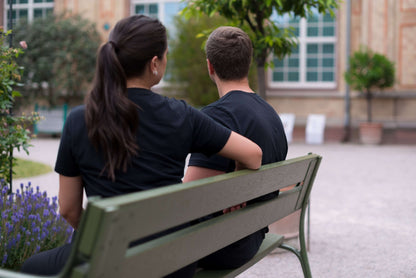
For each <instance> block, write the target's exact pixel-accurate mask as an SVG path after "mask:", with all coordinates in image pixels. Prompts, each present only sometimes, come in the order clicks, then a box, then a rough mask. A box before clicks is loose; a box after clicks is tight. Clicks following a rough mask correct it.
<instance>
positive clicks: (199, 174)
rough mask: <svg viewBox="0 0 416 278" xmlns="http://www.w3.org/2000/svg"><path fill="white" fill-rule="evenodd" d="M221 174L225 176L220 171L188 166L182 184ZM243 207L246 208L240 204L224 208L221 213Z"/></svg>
mask: <svg viewBox="0 0 416 278" xmlns="http://www.w3.org/2000/svg"><path fill="white" fill-rule="evenodd" d="M221 174H225V172H224V171H220V170H214V169H209V168H203V167H198V166H189V167H188V169H187V170H186V173H185V177H184V178H183V182H189V181H194V180H199V179H203V178H209V177H212V176H217V175H221ZM245 206H246V203H242V204H239V205H236V206H232V207H230V208H226V209H224V210H223V211H222V212H223V213H228V212H232V211H234V210H237V209H240V208H243V207H245Z"/></svg>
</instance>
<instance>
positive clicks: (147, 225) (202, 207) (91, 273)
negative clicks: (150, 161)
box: [0, 154, 322, 278]
mask: <svg viewBox="0 0 416 278" xmlns="http://www.w3.org/2000/svg"><path fill="white" fill-rule="evenodd" d="M321 159H322V158H321V157H320V156H319V155H315V154H309V155H306V156H303V157H299V158H294V159H289V160H286V161H281V162H277V163H272V164H268V165H264V166H262V167H261V168H260V170H257V171H252V170H242V171H238V172H233V173H228V174H224V175H220V176H215V177H210V178H206V179H202V180H198V181H192V182H189V183H184V184H177V185H172V186H167V187H163V188H158V189H154V190H148V191H143V192H138V193H132V194H127V195H123V196H117V197H112V198H106V199H99V198H97V199H94V200H90V201H89V203H88V206H87V209H86V211H85V212H84V215H83V217H82V220H81V224H80V228H79V229H78V232H77V234H76V236H75V239H74V240H75V241H74V245H73V250H72V253H71V255H70V259H69V261H68V263H67V264H66V266H65V268H64V270H63V271H62V272H61V273H60V274H59V275H57V276H56V277H71V278H81V277H123V278H124V277H137V275H139V276H140V277H162V276H164V275H167V274H169V273H171V272H173V271H175V270H177V269H180V268H182V267H183V266H186V265H188V264H190V263H192V262H194V261H197V260H198V259H200V258H202V257H204V256H206V255H208V254H211V253H212V252H214V251H216V250H218V249H221V248H222V247H225V246H227V245H229V244H230V243H232V242H235V241H237V240H239V239H241V238H243V237H245V236H247V235H249V234H251V233H253V232H255V231H257V230H260V229H261V228H263V227H266V226H268V225H269V224H271V223H273V222H275V221H277V220H279V219H281V218H283V217H285V216H287V215H289V214H291V213H293V212H295V211H298V210H301V216H300V222H299V243H300V248H299V249H297V248H295V247H293V246H290V245H288V244H285V243H284V236H282V235H276V234H271V233H269V234H266V239H265V240H264V242H263V244H262V246H261V248H260V250H259V252H258V253H257V255H256V256H255V257H254V258H253V259H252V260H251V261H249V262H248V263H247V264H245V265H244V266H242V267H240V268H238V269H232V270H221V271H212V270H202V271H199V272H197V274H196V276H195V277H198V278H202V277H235V276H236V275H238V274H240V273H241V272H243V271H244V270H246V269H247V268H249V267H250V266H252V265H253V264H255V263H256V262H257V261H259V260H260V259H261V258H263V257H265V256H266V255H267V254H269V253H270V252H271V251H272V250H274V249H275V248H277V247H280V248H283V249H285V250H288V251H290V252H292V253H294V254H295V255H296V256H297V257H298V259H299V261H300V263H301V266H302V270H303V273H304V276H305V277H312V274H311V270H310V266H309V261H308V256H307V250H306V244H305V227H304V222H305V213H306V210H307V207H308V200H309V195H310V192H311V189H312V185H313V182H314V180H315V176H316V174H317V170H318V168H319V164H320V161H321ZM290 185H296V186H295V187H294V188H292V189H290V190H287V191H284V192H281V193H280V194H279V196H278V198H274V199H272V200H268V201H264V202H259V203H255V204H252V205H248V206H247V207H245V208H243V209H239V210H237V211H234V212H232V213H227V214H223V215H220V216H218V217H215V218H211V219H209V220H207V221H204V222H201V223H198V224H196V225H192V226H188V227H185V228H182V229H180V230H177V231H175V232H173V233H169V234H166V235H164V236H161V237H159V238H156V239H153V240H151V241H147V242H145V243H142V244H140V245H137V246H134V247H129V244H130V243H131V242H132V241H134V240H136V239H141V238H144V237H147V236H149V235H153V234H155V233H158V232H161V231H164V230H166V229H170V228H172V227H175V226H177V225H181V224H183V223H189V221H192V220H195V219H198V218H200V217H202V216H204V215H210V214H212V213H214V212H216V211H220V210H222V209H223V208H227V207H230V206H232V205H235V204H240V203H242V202H245V201H247V200H251V199H253V198H256V197H259V196H262V195H264V194H267V193H270V192H273V191H275V190H277V189H282V188H285V187H288V186H290ZM0 277H7V278H17V277H20V278H24V277H25V278H29V277H38V276H33V275H25V274H20V273H16V272H11V271H6V270H0Z"/></svg>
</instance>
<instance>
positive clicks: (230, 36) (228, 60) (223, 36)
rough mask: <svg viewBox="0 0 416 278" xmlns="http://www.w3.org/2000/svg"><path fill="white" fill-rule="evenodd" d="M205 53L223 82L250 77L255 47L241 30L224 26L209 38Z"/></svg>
mask: <svg viewBox="0 0 416 278" xmlns="http://www.w3.org/2000/svg"><path fill="white" fill-rule="evenodd" d="M205 52H206V55H207V58H208V60H209V61H210V63H211V64H212V66H213V67H214V70H215V72H216V74H217V75H218V77H219V78H220V79H222V80H240V79H243V78H245V77H247V76H248V71H249V69H250V64H251V58H252V55H253V45H252V43H251V40H250V37H249V36H248V35H247V34H246V33H245V32H244V31H243V30H241V29H240V28H237V27H230V26H223V27H219V28H217V29H215V30H214V31H213V32H212V33H211V35H210V36H209V37H208V40H207V43H206V46H205Z"/></svg>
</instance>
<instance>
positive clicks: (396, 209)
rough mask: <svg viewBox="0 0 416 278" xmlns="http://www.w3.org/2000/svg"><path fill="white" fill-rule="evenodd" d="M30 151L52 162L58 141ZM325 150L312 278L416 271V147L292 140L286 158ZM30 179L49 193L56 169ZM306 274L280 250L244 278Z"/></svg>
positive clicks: (315, 209)
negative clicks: (53, 171)
mask: <svg viewBox="0 0 416 278" xmlns="http://www.w3.org/2000/svg"><path fill="white" fill-rule="evenodd" d="M32 143H33V145H34V147H32V148H31V149H30V155H29V156H27V155H26V154H23V153H17V154H16V156H18V157H21V158H27V159H32V160H35V161H39V162H43V163H46V164H49V165H51V166H54V163H55V159H56V153H57V149H58V145H59V140H58V139H35V140H33V141H32ZM308 152H313V153H316V154H320V155H322V156H323V160H322V163H321V168H320V170H319V172H318V175H317V178H316V180H315V186H314V189H313V190H312V195H311V220H310V221H311V231H310V235H311V237H310V240H311V241H310V251H309V261H310V265H311V270H312V274H313V276H314V277H318V278H320V277H323V278H326V277H329V278H343V277H345V278H353V277H377V278H379V277H392V278H396V277H398V278H403V277H409V278H410V277H416V241H414V240H413V239H414V235H415V234H416V202H415V198H416V171H415V166H416V146H415V145H411V146H410V145H409V146H406V145H380V146H364V145H359V144H323V145H305V144H299V143H294V144H291V145H290V146H289V155H288V158H292V157H296V156H300V155H304V154H307V153H308ZM28 181H31V183H32V185H34V186H39V187H40V189H41V190H46V191H47V192H48V194H49V196H53V195H57V193H58V175H57V174H56V173H49V174H45V175H41V176H37V177H31V178H27V179H20V180H15V181H14V182H13V184H14V188H16V187H17V185H18V184H20V183H25V184H26V183H27V182H28ZM252 277H262V278H268V277H291V278H292V277H293V278H296V277H303V274H302V270H301V267H300V264H299V262H298V261H297V258H296V257H295V256H294V255H293V254H291V253H288V252H286V251H281V252H280V251H279V252H275V253H273V254H271V255H269V256H268V257H266V258H265V259H263V260H262V261H260V262H259V263H258V264H256V265H255V266H253V267H252V268H251V269H249V270H248V271H246V272H245V273H243V274H241V275H240V276H239V278H252Z"/></svg>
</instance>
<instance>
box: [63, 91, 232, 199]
mask: <svg viewBox="0 0 416 278" xmlns="http://www.w3.org/2000/svg"><path fill="white" fill-rule="evenodd" d="M128 96H129V99H130V100H131V101H133V102H134V103H136V104H137V105H138V106H139V107H140V108H139V109H138V113H139V128H138V132H137V144H138V146H139V149H140V150H139V153H138V155H137V156H136V157H134V158H133V160H132V161H131V164H130V166H129V167H128V169H127V172H121V171H116V180H115V182H112V181H111V180H109V179H108V178H107V173H102V169H103V168H104V165H105V163H104V160H103V158H102V155H101V154H100V151H96V150H95V149H94V147H93V146H92V144H91V143H90V141H89V140H88V135H87V128H86V123H85V115H84V111H85V107H84V106H80V107H77V108H75V109H73V110H72V111H71V113H70V115H69V116H68V118H67V121H66V123H65V127H64V130H63V133H62V137H61V143H60V147H59V151H58V157H57V161H56V165H55V171H56V172H57V173H59V174H61V175H64V176H81V177H82V180H83V184H84V187H85V190H86V193H87V196H94V195H98V196H102V197H109V196H115V195H120V194H125V193H130V192H135V191H141V190H146V189H151V188H156V187H160V186H165V185H170V184H175V183H180V182H181V178H182V177H183V171H184V165H185V159H186V156H187V154H188V153H190V152H202V153H204V154H206V155H212V154H215V153H217V152H218V151H220V150H221V149H222V148H223V147H224V145H225V143H226V142H227V140H228V138H229V136H230V133H231V131H230V130H228V129H226V128H224V127H223V126H221V125H219V124H217V123H216V122H215V121H213V120H212V119H210V118H209V117H208V116H206V115H205V114H203V113H201V112H199V111H198V110H196V109H194V108H192V107H191V106H189V105H187V104H186V103H185V102H184V101H180V100H176V99H173V98H167V97H164V96H161V95H158V94H155V93H153V92H152V91H149V90H146V89H137V88H135V89H128Z"/></svg>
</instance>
